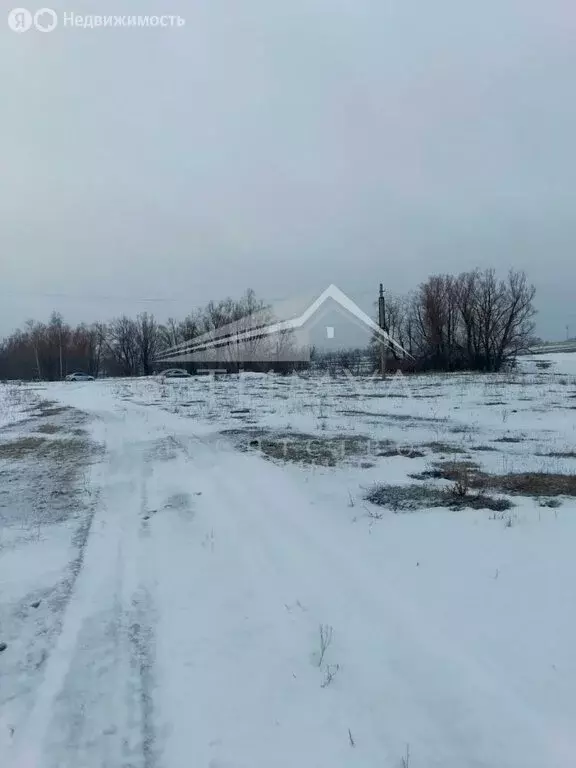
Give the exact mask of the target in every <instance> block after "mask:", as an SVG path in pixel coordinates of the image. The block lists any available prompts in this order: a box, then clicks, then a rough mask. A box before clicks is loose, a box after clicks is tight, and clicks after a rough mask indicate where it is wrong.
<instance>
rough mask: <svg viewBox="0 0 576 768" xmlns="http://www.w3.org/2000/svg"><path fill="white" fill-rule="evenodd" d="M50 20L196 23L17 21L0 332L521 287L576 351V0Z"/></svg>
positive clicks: (263, 8) (144, 8)
mask: <svg viewBox="0 0 576 768" xmlns="http://www.w3.org/2000/svg"><path fill="white" fill-rule="evenodd" d="M49 4H50V5H51V7H53V8H55V9H56V10H57V11H58V12H59V13H60V14H61V13H62V12H64V11H66V12H74V13H76V14H83V15H87V14H90V13H93V14H103V15H106V14H118V15H122V14H127V15H128V14H141V15H142V14H146V13H150V14H155V13H156V14H162V13H166V14H180V15H181V16H183V17H184V18H185V19H186V24H185V25H184V26H183V27H179V28H163V29H160V28H154V29H137V28H131V29H129V28H105V29H77V28H63V26H62V18H61V22H60V25H59V27H58V28H57V29H56V30H54V31H53V32H51V33H47V34H42V33H40V32H38V31H36V30H30V31H29V32H26V33H24V34H21V35H17V34H15V33H14V32H12V31H10V30H9V28H8V26H7V24H6V20H5V19H4V20H3V21H2V25H1V32H0V68H1V71H2V73H3V74H2V133H1V135H2V144H1V146H0V153H1V162H0V216H1V219H2V220H1V226H0V334H3V333H7V332H9V331H11V330H12V329H13V328H14V327H16V326H17V325H20V324H21V323H23V322H24V321H25V320H26V319H27V318H28V317H31V316H34V317H36V318H37V319H47V317H48V315H49V313H50V311H51V310H52V309H53V308H54V309H58V310H60V311H61V312H62V313H63V314H64V316H65V318H66V319H67V320H69V321H70V322H78V321H80V320H86V321H93V320H95V319H106V318H109V317H110V316H113V315H114V314H117V313H120V312H122V311H126V312H128V313H137V312H139V311H142V310H144V309H147V310H149V311H150V310H151V311H153V312H155V314H156V315H157V316H158V317H159V318H160V319H164V318H166V317H167V316H169V315H176V316H179V315H184V314H185V313H186V312H187V311H188V310H189V309H191V308H193V307H195V306H198V305H201V304H203V303H205V302H206V301H207V300H208V299H210V298H220V297H223V296H226V295H238V294H240V293H242V292H243V291H244V289H245V288H247V287H248V286H251V287H253V288H254V289H255V290H256V292H257V293H258V294H259V295H260V296H261V297H263V298H265V299H269V300H278V299H283V298H289V297H290V296H291V295H292V294H303V293H304V294H310V293H314V292H317V293H320V292H321V291H322V290H323V289H324V288H325V287H326V286H327V285H328V284H329V283H331V282H334V283H336V284H337V285H338V286H339V287H340V288H341V289H342V290H344V291H345V292H346V293H348V294H349V295H350V296H351V297H353V298H356V299H357V300H358V302H359V303H360V304H362V305H363V306H364V307H366V306H369V305H370V304H371V301H372V297H374V298H375V297H376V293H377V288H378V282H379V281H384V283H385V284H386V286H387V288H388V289H389V290H390V291H392V292H397V293H400V292H404V291H406V290H408V289H410V288H412V287H415V286H416V285H417V283H418V282H420V281H421V280H423V279H425V278H426V276H427V275H428V274H430V273H437V272H446V271H450V272H458V271H460V270H463V269H468V268H471V267H474V266H480V267H487V266H494V267H496V268H497V269H498V270H501V271H502V272H503V273H504V272H505V271H506V270H507V269H508V268H509V267H511V266H516V267H522V268H524V269H526V271H527V272H528V275H529V277H530V278H531V279H532V281H533V282H534V283H535V284H536V286H537V289H538V294H537V304H538V308H539V310H540V313H539V317H538V323H539V325H538V330H539V332H540V333H541V334H542V335H544V336H546V337H551V338H562V337H563V335H564V334H565V326H566V325H567V324H572V326H573V333H574V335H576V302H575V301H574V299H575V296H576V280H575V277H576V260H575V258H574V255H575V253H576V214H575V212H576V206H575V203H576V192H575V184H576V147H575V144H576V99H575V92H576V88H575V85H576V84H575V78H576V5H575V4H574V1H573V0H482V2H476V3H470V2H465V0H289V1H288V0H186V2H184V0H117V2H109V0H98V2H86V0H84V2H82V3H80V2H79V1H78V2H77V4H76V5H74V3H73V2H67V0H62V2H61V1H60V0H55V1H54V0H53V1H52V2H50V3H49ZM7 7H8V6H7V4H5V5H4V8H6V9H7ZM32 10H36V8H32ZM2 14H3V15H4V14H5V11H4V10H3V11H2ZM152 300H154V301H152Z"/></svg>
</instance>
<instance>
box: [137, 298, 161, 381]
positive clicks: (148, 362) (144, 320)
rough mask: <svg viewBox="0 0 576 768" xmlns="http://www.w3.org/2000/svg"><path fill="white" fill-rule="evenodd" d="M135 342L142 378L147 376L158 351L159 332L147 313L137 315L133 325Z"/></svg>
mask: <svg viewBox="0 0 576 768" xmlns="http://www.w3.org/2000/svg"><path fill="white" fill-rule="evenodd" d="M135 342H136V347H137V353H138V365H139V368H140V370H141V371H142V373H143V374H144V376H149V375H150V374H151V373H152V367H153V364H154V360H155V358H156V355H157V354H158V352H159V351H160V332H159V328H158V324H157V322H156V320H155V319H154V315H149V314H148V312H143V313H142V314H140V315H138V317H137V318H136V323H135Z"/></svg>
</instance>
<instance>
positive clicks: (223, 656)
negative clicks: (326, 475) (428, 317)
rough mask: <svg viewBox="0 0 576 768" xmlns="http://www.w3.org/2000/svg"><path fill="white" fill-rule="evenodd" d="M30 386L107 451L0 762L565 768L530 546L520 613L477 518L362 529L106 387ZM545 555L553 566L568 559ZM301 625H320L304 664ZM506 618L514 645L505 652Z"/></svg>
mask: <svg viewBox="0 0 576 768" xmlns="http://www.w3.org/2000/svg"><path fill="white" fill-rule="evenodd" d="M50 396H51V397H53V398H54V399H60V400H61V401H62V402H63V403H64V404H66V405H67V406H73V407H77V408H80V409H82V410H83V411H86V412H88V413H89V415H90V417H91V421H90V424H91V429H92V437H93V439H94V440H95V441H97V442H98V443H100V444H102V445H103V446H104V449H105V451H104V458H103V460H102V461H100V462H97V463H95V464H94V466H93V467H92V474H91V477H90V483H91V485H92V486H93V487H94V488H96V489H97V491H98V501H97V507H96V510H95V513H94V517H93V519H92V523H91V528H90V533H89V536H88V539H87V542H86V546H85V549H84V552H83V558H82V562H81V568H80V570H79V573H78V576H77V578H76V580H75V583H74V587H73V592H72V594H71V597H70V600H69V602H68V604H67V607H66V610H65V613H64V617H63V622H62V626H61V631H60V633H59V635H58V639H57V641H56V644H55V646H54V648H53V650H52V652H51V653H50V656H49V658H48V659H47V661H46V664H45V666H44V674H43V676H42V679H41V682H40V683H39V686H38V689H37V691H36V693H35V696H34V700H33V705H32V706H31V708H30V710H29V711H28V712H27V713H26V717H23V718H22V722H21V723H19V724H18V727H17V728H14V733H13V734H12V737H11V739H10V741H9V743H8V744H6V745H5V746H4V747H0V748H3V749H5V750H6V757H5V759H3V760H1V761H0V764H1V765H9V766H14V768H192V766H194V767H195V768H196V767H198V768H265V767H266V768H268V767H269V766H274V768H294V767H295V766H302V767H303V768H313V767H314V768H316V767H317V768H325V767H326V766H332V767H335V768H339V767H341V766H362V767H366V768H368V767H370V768H372V767H373V768H376V766H386V767H388V768H399V767H400V766H402V764H403V763H402V760H403V759H404V760H405V761H406V760H407V761H408V765H409V766H410V768H430V767H432V766H438V768H464V767H465V766H470V767H472V766H474V768H481V767H483V768H519V767H520V766H522V768H544V766H546V768H568V766H571V765H574V764H575V760H576V736H574V730H573V728H572V725H573V722H572V719H573V716H574V704H573V702H571V693H570V691H571V685H570V681H571V680H573V675H574V662H573V659H572V655H571V652H570V651H569V641H570V638H568V639H567V641H566V647H564V644H562V643H560V641H559V640H558V635H560V634H561V632H562V631H563V630H564V629H568V631H569V632H572V633H573V627H572V625H570V626H569V627H568V626H567V627H566V628H565V627H563V625H562V619H561V618H557V617H556V613H555V612H552V608H551V606H550V596H549V594H548V593H549V591H551V590H552V589H553V586H552V583H551V581H548V579H547V575H546V571H545V569H546V567H547V565H546V561H545V560H544V559H542V562H540V559H539V558H540V555H539V553H538V552H532V557H533V558H534V561H535V568H536V575H535V577H534V581H533V582H532V581H530V579H528V581H527V582H526V588H527V590H528V592H529V593H530V596H529V598H528V597H527V596H525V601H524V600H523V598H522V597H520V598H516V595H517V594H520V595H521V594H522V590H521V589H520V590H518V591H513V592H512V591H510V592H507V587H506V584H505V583H504V584H502V582H504V578H502V579H501V580H499V581H495V580H494V579H493V578H492V576H490V577H488V576H487V571H488V570H492V565H491V564H492V559H493V557H494V552H493V551H492V552H491V553H490V554H488V555H483V554H482V547H484V546H485V547H486V548H494V549H496V551H498V547H502V546H507V545H501V544H498V543H497V542H496V541H495V540H493V534H492V531H491V530H488V529H487V530H484V528H482V526H480V525H467V526H466V527H464V526H465V524H464V522H462V521H461V520H459V519H456V518H454V517H453V516H452V517H451V518H450V525H452V526H454V527H455V528H456V534H455V536H454V539H453V540H452V541H449V540H448V537H447V535H446V531H447V527H446V525H447V523H446V519H445V517H446V516H444V517H442V515H443V513H440V512H439V513H438V515H437V516H436V517H426V516H420V517H419V522H418V526H417V525H416V523H415V518H414V517H412V519H409V518H408V517H405V518H404V519H403V520H400V518H396V519H394V521H393V522H392V523H391V525H390V528H389V531H388V533H385V534H383V535H382V536H380V535H376V534H374V535H373V534H372V533H371V532H370V531H369V530H368V529H367V527H366V526H360V525H357V524H354V523H353V522H351V519H350V516H349V515H348V516H346V515H344V514H342V513H341V511H340V510H336V511H335V509H334V507H333V505H332V503H331V502H330V499H328V498H323V497H319V496H318V494H314V493H312V492H311V491H310V490H309V489H308V488H307V483H306V482H299V481H297V480H296V479H295V477H294V476H293V475H292V474H291V473H290V472H288V471H286V469H285V468H284V467H282V466H277V465H274V464H271V463H268V462H265V461H264V460H262V459H261V458H260V457H258V456H255V455H248V454H243V453H240V452H238V451H237V450H235V449H234V448H233V446H232V445H231V444H228V443H226V442H225V441H224V440H222V439H218V438H217V437H215V436H214V435H213V434H210V433H209V432H208V431H206V430H203V429H201V428H200V427H198V425H195V423H194V421H193V420H190V419H188V420H187V419H184V418H182V417H180V416H178V415H174V414H169V413H166V412H164V411H160V410H158V409H155V408H152V407H147V406H145V405H139V404H135V403H134V402H130V401H126V400H121V399H118V398H114V397H112V396H111V395H110V392H109V391H108V390H107V389H106V388H105V387H100V388H94V389H93V390H92V391H91V392H90V398H89V399H88V398H87V396H86V390H85V389H83V388H82V387H81V386H76V385H73V386H71V387H68V388H65V387H62V386H61V385H59V386H55V387H54V391H51V392H50ZM400 525H402V526H404V527H403V528H402V529H400V527H399V526H400ZM573 532H574V528H572V533H573ZM500 534H501V531H500ZM541 535H542V536H543V537H544V538H545V537H546V536H549V535H551V534H550V532H549V531H548V530H547V529H546V530H543V531H542V533H541ZM458 537H459V538H458ZM472 542H474V543H472ZM556 545H557V546H556V558H557V563H556V564H557V566H558V568H559V569H560V572H561V569H562V568H563V567H564V564H565V563H568V562H570V561H571V548H570V546H569V543H564V544H563V543H562V537H559V538H558V541H557V542H556ZM467 547H470V549H469V551H467ZM499 555H500V556H502V551H501V552H500V553H499ZM505 556H506V554H505ZM483 557H484V558H486V557H487V558H488V562H487V563H486V567H485V571H486V573H485V572H484V570H483V569H484V560H483ZM426 559H428V561H429V562H430V563H431V567H430V570H429V571H428V573H427V571H426V567H427V563H426ZM466 563H472V566H471V567H472V568H474V567H476V571H477V572H476V573H475V576H474V578H473V579H472V580H471V584H470V585H469V586H468V587H467V590H466V593H464V592H460V591H459V587H458V581H459V569H461V568H463V567H465V564H466ZM539 568H540V571H538V569H539ZM510 579H511V581H512V582H513V583H514V581H515V580H516V579H520V580H522V579H524V575H522V574H518V573H512V574H511V575H510ZM434 580H435V581H434ZM500 586H501V589H500ZM496 589H500V591H499V592H496V591H495V590H496ZM512 594H514V596H515V597H514V599H515V600H518V602H516V603H515V604H513V605H511V604H510V596H511V595H512ZM565 597H566V594H565V593H563V592H562V588H560V594H559V595H558V593H556V598H557V600H562V599H564V598H565ZM552 603H554V600H552ZM514 611H517V616H516V617H513V616H511V615H510V614H511V613H513V612H514ZM535 611H537V612H540V615H539V616H535V615H534V612H535ZM547 611H548V612H549V613H547ZM523 622H525V623H524V624H523ZM541 622H548V626H547V627H546V628H545V629H544V631H543V630H542V628H541ZM550 622H552V623H553V624H554V622H556V624H554V625H553V626H550ZM320 625H325V626H326V627H331V628H333V641H332V643H331V644H330V645H329V647H328V648H327V650H326V653H325V656H324V658H323V659H322V663H321V664H319V649H320V641H319V626H320ZM517 625H520V626H521V627H524V628H525V629H526V630H527V633H529V632H533V633H534V636H533V637H530V636H529V635H527V636H526V637H525V638H524V639H523V640H522V639H521V640H519V641H517V644H516V645H514V644H512V643H509V638H510V637H511V633H512V627H516V626H517ZM552 635H553V637H552ZM515 642H516V641H515ZM501 645H503V646H504V648H500V646H501ZM508 646H510V647H508ZM557 646H559V647H557ZM497 649H498V650H497ZM500 651H501V652H500ZM543 654H550V657H549V658H548V657H546V658H544V659H541V658H540V657H541V655H543ZM541 661H542V664H543V667H546V669H543V670H536V671H534V669H533V667H534V665H536V666H537V665H538V664H539V663H540V662H541ZM553 661H554V662H555V663H552V662H553ZM557 665H560V667H561V669H560V671H558V669H557V668H556V667H557ZM562 665H564V666H563V669H562ZM552 667H555V669H554V670H552V669H551V668H552ZM332 675H333V679H332V680H331V681H330V677H331V676H332ZM566 676H568V677H567V678H566ZM407 745H409V748H408V751H409V753H408V755H407V752H406V750H407Z"/></svg>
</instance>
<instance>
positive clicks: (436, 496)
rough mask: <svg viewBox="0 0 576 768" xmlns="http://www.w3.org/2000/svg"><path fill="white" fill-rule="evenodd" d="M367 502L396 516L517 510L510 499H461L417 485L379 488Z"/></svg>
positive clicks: (478, 496)
mask: <svg viewBox="0 0 576 768" xmlns="http://www.w3.org/2000/svg"><path fill="white" fill-rule="evenodd" d="M366 500H367V501H369V502H371V503H372V504H376V505H377V506H381V507H386V508H387V509H391V510H392V511H393V512H410V511H414V510H418V509H426V508H433V507H447V508H448V509H489V510H492V511H494V512H504V511H506V510H507V509H510V508H511V507H512V506H513V505H512V503H511V502H510V500H509V499H503V498H496V497H494V496H489V495H487V494H485V493H473V494H468V493H466V494H463V495H460V494H459V493H457V492H455V491H453V490H452V489H445V488H436V487H434V486H430V485H416V484H414V485H385V484H382V485H375V486H374V487H373V488H372V489H371V490H370V491H369V492H368V494H367V495H366ZM370 516H371V517H373V516H374V515H373V514H371V515H370Z"/></svg>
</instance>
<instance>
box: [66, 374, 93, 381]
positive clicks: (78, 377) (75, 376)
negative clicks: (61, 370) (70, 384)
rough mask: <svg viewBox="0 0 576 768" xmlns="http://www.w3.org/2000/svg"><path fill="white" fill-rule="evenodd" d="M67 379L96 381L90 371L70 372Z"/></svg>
mask: <svg viewBox="0 0 576 768" xmlns="http://www.w3.org/2000/svg"><path fill="white" fill-rule="evenodd" d="M66 381H94V376H90V375H89V374H88V373H69V374H68V376H66Z"/></svg>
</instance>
